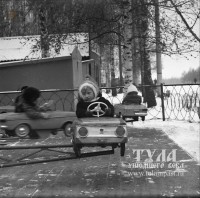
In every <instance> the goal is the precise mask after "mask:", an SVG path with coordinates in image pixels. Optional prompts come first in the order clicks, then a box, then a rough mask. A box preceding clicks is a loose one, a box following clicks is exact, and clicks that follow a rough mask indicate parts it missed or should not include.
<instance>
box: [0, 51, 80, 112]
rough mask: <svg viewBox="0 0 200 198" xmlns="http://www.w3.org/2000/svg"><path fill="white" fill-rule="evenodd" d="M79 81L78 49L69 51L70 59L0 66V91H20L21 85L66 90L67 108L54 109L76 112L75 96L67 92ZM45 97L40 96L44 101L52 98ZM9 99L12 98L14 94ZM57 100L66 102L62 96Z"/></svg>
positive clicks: (53, 59)
mask: <svg viewBox="0 0 200 198" xmlns="http://www.w3.org/2000/svg"><path fill="white" fill-rule="evenodd" d="M82 79H83V75H82V62H81V55H80V52H79V50H78V48H75V49H74V50H73V52H72V56H66V57H57V58H45V59H40V60H32V61H19V62H11V63H1V64H0V92H3V91H16V90H20V88H21V87H22V86H24V85H27V86H33V87H36V88H38V89H39V90H49V89H59V90H63V89H70V93H69V95H68V96H67V101H68V103H67V105H66V106H65V107H63V106H62V103H61V104H56V105H57V108H56V109H63V108H64V109H65V110H67V111H72V110H75V109H76V103H77V96H75V95H77V93H76V92H71V90H73V89H76V88H78V85H79V84H80V82H81V81H82ZM47 95H48V94H47V93H46V94H45V93H43V96H42V97H43V99H44V100H45V99H46V100H48V99H53V98H49V96H47ZM60 96H61V95H60ZM10 97H12V98H13V99H14V98H15V97H16V94H15V95H14V94H13V96H10ZM61 98H63V99H66V95H64V93H63V95H62V96H61ZM0 100H5V98H4V99H2V98H0ZM4 103H5V104H6V101H4Z"/></svg>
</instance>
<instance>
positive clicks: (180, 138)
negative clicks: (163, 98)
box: [103, 92, 200, 163]
mask: <svg viewBox="0 0 200 198" xmlns="http://www.w3.org/2000/svg"><path fill="white" fill-rule="evenodd" d="M103 96H104V97H105V98H107V99H108V100H110V102H112V103H113V104H117V103H120V102H119V101H122V99H123V94H118V95H117V98H116V97H115V98H113V97H112V96H111V94H106V93H105V92H103ZM157 102H159V101H158V100H157ZM158 104H159V103H158ZM158 106H160V105H158ZM152 114H154V112H153V111H152V112H151V116H152ZM155 115H156V112H155ZM161 117H162V116H161ZM161 117H160V118H161ZM198 120H199V118H198ZM127 125H128V126H130V127H131V126H132V127H141V128H150V127H151V128H155V129H161V130H162V131H163V132H164V133H166V134H167V135H168V137H169V138H170V139H171V140H173V141H174V142H175V143H176V144H178V145H179V146H180V147H181V148H182V149H183V150H185V151H186V152H187V153H188V154H189V155H190V156H191V157H193V158H194V160H196V161H198V162H199V163H200V121H197V122H193V123H191V122H188V121H177V120H166V121H162V120H158V119H156V120H148V115H147V116H146V120H145V121H144V122H142V121H138V122H133V124H131V123H128V124H127Z"/></svg>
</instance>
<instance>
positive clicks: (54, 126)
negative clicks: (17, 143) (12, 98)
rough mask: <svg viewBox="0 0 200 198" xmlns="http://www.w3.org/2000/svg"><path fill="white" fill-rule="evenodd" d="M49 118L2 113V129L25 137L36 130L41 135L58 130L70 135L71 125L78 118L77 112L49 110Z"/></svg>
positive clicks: (10, 133) (0, 128)
mask: <svg viewBox="0 0 200 198" xmlns="http://www.w3.org/2000/svg"><path fill="white" fill-rule="evenodd" d="M48 114H49V115H50V118H48V119H30V118H29V117H27V115H26V114H25V113H14V112H13V113H11V112H10V113H2V114H0V130H1V133H3V132H5V133H7V134H9V135H15V136H18V137H20V138H24V137H27V136H30V135H31V132H32V131H35V132H36V133H37V135H38V136H39V137H44V136H43V134H44V133H46V132H47V134H50V133H51V132H52V133H53V134H54V133H55V131H57V130H60V129H62V130H64V134H65V135H66V136H70V127H71V124H72V122H73V121H74V120H75V119H76V115H75V112H67V111H48Z"/></svg>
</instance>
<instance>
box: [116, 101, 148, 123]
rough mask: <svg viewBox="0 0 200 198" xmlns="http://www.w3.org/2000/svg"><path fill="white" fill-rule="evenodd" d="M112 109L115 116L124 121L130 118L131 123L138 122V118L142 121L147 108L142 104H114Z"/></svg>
mask: <svg viewBox="0 0 200 198" xmlns="http://www.w3.org/2000/svg"><path fill="white" fill-rule="evenodd" d="M114 109H115V115H116V116H117V117H122V118H123V119H124V120H125V119H126V118H131V119H132V120H131V121H138V118H139V117H141V118H142V121H144V120H145V116H146V115H147V107H146V106H145V105H143V104H126V105H125V104H116V105H115V106H114Z"/></svg>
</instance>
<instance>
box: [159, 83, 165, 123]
mask: <svg viewBox="0 0 200 198" xmlns="http://www.w3.org/2000/svg"><path fill="white" fill-rule="evenodd" d="M160 88H161V96H160V98H161V105H162V118H163V121H165V105H164V94H163V83H161V84H160Z"/></svg>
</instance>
